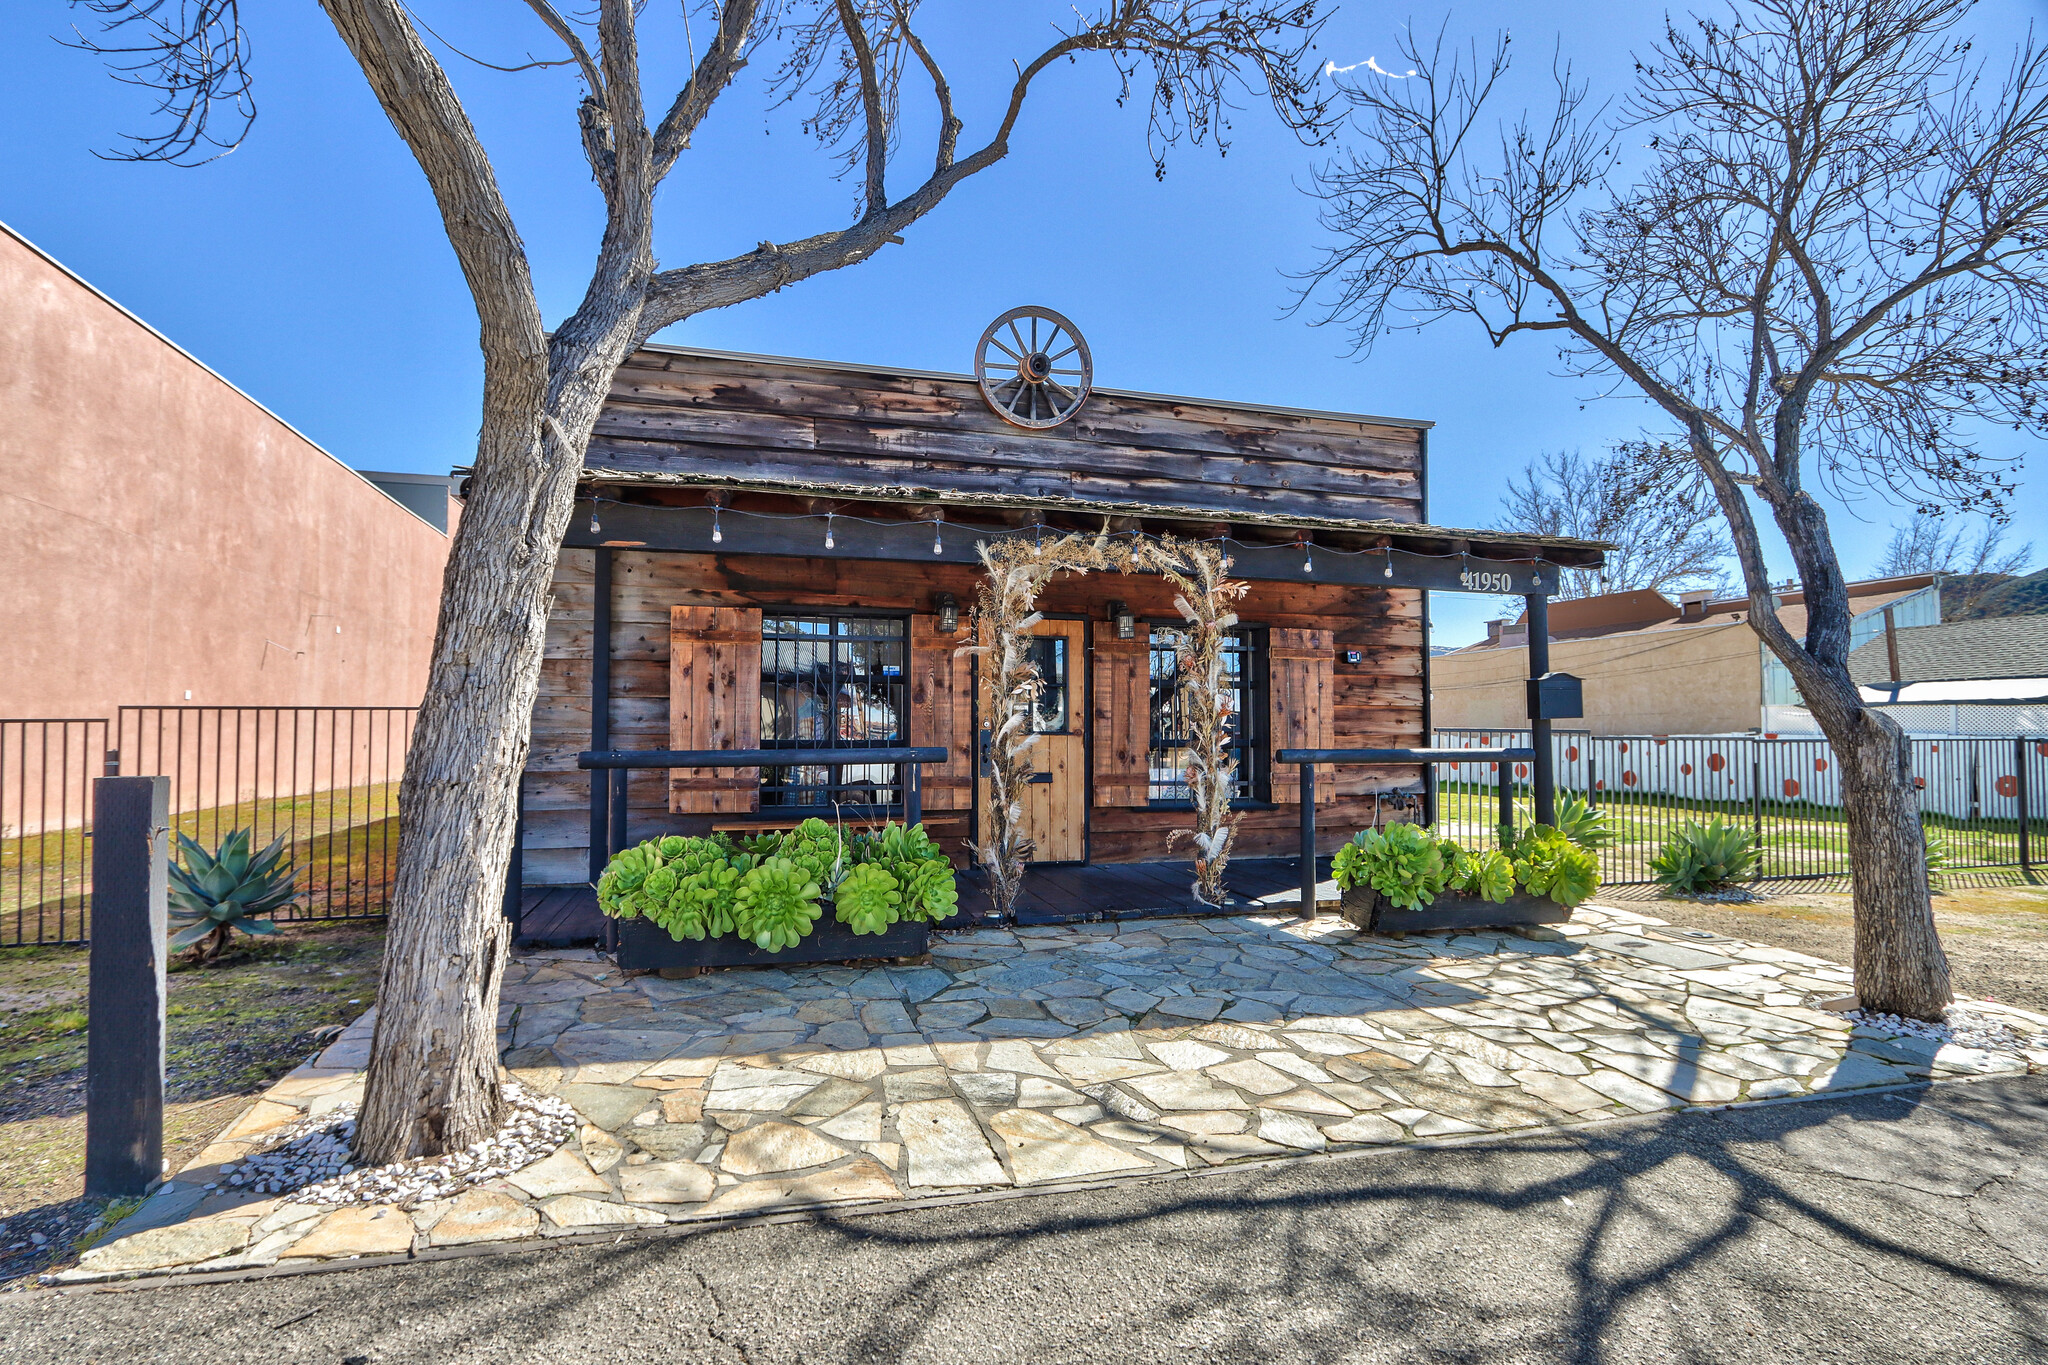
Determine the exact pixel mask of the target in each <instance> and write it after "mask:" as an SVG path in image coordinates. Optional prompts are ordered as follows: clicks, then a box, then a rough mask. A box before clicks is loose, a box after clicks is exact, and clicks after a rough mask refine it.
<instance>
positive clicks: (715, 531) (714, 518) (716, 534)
mask: <svg viewBox="0 0 2048 1365" xmlns="http://www.w3.org/2000/svg"><path fill="white" fill-rule="evenodd" d="M711 543H712V544H713V545H722V544H724V543H725V532H724V531H722V530H720V529H719V527H718V504H717V503H715V502H714V503H712V504H711Z"/></svg>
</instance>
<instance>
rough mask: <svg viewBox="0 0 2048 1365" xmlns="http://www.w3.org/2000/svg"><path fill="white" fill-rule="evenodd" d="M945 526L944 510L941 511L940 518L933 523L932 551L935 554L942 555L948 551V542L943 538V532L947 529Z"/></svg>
mask: <svg viewBox="0 0 2048 1365" xmlns="http://www.w3.org/2000/svg"><path fill="white" fill-rule="evenodd" d="M945 526H946V514H945V513H944V512H941V513H939V516H938V520H936V521H934V522H933V523H932V553H933V554H935V555H942V554H944V553H946V542H945V540H944V539H943V538H942V537H943V533H944V531H945Z"/></svg>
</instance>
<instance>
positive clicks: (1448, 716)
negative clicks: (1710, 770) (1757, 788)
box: [1429, 623, 1762, 735]
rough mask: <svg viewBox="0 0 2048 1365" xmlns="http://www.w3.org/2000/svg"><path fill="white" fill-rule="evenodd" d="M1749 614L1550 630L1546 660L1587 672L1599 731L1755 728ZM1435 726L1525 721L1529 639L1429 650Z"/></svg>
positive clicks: (1591, 725) (1755, 676)
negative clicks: (1634, 626)
mask: <svg viewBox="0 0 2048 1365" xmlns="http://www.w3.org/2000/svg"><path fill="white" fill-rule="evenodd" d="M1758 648H1759V642H1758V640H1757V637H1756V632H1755V631H1753V630H1751V629H1750V628H1749V626H1748V625H1747V624H1746V623H1743V624H1732V625H1707V626H1677V627H1672V628H1670V629H1666V630H1651V631H1642V632H1638V633H1634V634H1629V635H1610V636H1607V637H1605V638H1601V639H1593V640H1553V641H1551V643H1550V666H1551V668H1553V669H1555V670H1556V671H1558V672H1561V673H1575V674H1577V675H1578V676H1579V677H1580V678H1582V679H1584V680H1585V694H1586V716H1585V719H1584V720H1577V721H1560V722H1558V724H1559V725H1560V726H1561V727H1569V728H1571V729H1575V730H1579V729H1583V730H1590V731H1592V732H1593V733H1594V734H1596V735H1690V734H1721V733H1725V732H1728V731H1741V730H1753V729H1755V728H1756V727H1757V725H1758V724H1759V723H1760V722H1759V717H1760V715H1761V690H1760V689H1761V687H1762V677H1761V662H1760V661H1761V655H1760V654H1759V652H1758ZM1429 670H1430V703H1431V717H1432V720H1433V722H1434V723H1435V725H1436V726H1437V727H1438V728H1439V729H1459V728H1464V727H1479V728H1486V729H1520V728H1522V727H1524V726H1526V725H1527V724H1528V723H1529V720H1528V717H1529V709H1528V700H1527V692H1526V690H1525V689H1524V687H1523V680H1524V679H1525V678H1527V677H1528V670H1529V651H1528V650H1527V649H1526V648H1522V647H1516V648H1511V649H1474V650H1467V651H1463V652H1460V653H1456V654H1444V655H1439V656H1438V657H1437V658H1435V659H1432V660H1430V665H1429Z"/></svg>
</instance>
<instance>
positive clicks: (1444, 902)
mask: <svg viewBox="0 0 2048 1365" xmlns="http://www.w3.org/2000/svg"><path fill="white" fill-rule="evenodd" d="M1343 906H1344V908H1343V915H1344V919H1345V922H1346V923H1348V924H1352V925H1355V926H1357V927H1358V928H1360V929H1363V930H1365V931H1366V932H1368V933H1373V934H1433V933H1436V932H1438V931H1440V930H1444V929H1511V928H1513V927H1514V926H1516V925H1518V924H1562V923H1564V922H1565V921H1566V920H1568V919H1570V918H1571V917H1572V910H1571V907H1570V906H1568V905H1559V904H1558V903H1557V902H1556V901H1554V900H1552V899H1550V897H1548V896H1532V895H1529V894H1528V893H1527V892H1519V891H1518V892H1516V893H1515V894H1514V895H1512V896H1509V897H1508V898H1507V899H1506V900H1505V901H1501V902H1495V901H1490V900H1488V899H1486V898H1485V897H1484V896H1474V895H1471V894H1469V893H1467V892H1464V891H1444V892H1440V893H1439V894H1438V895H1437V898H1436V899H1435V900H1433V901H1431V902H1429V904H1427V905H1425V906H1423V907H1422V908H1421V909H1419V910H1398V909H1396V908H1394V907H1393V906H1391V905H1387V904H1384V903H1383V902H1382V901H1381V900H1380V893H1379V892H1377V891H1375V890H1373V889H1372V888H1371V887H1369V886H1354V887H1352V888H1351V889H1350V890H1349V891H1346V892H1345V893H1344V901H1343Z"/></svg>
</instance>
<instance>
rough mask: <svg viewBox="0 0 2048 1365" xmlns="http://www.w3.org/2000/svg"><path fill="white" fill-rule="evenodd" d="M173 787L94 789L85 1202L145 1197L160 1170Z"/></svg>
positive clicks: (112, 783)
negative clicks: (169, 838) (165, 971)
mask: <svg viewBox="0 0 2048 1365" xmlns="http://www.w3.org/2000/svg"><path fill="white" fill-rule="evenodd" d="M170 806H171V779H170V778H168V777H102V778H99V779H97V780H95V781H94V783H93V842H92V921H91V924H92V957H91V964H90V968H89V972H90V974H89V976H88V979H87V985H86V1009H87V1017H88V1019H89V1021H90V1022H89V1023H88V1024H87V1028H86V1044H85V1047H86V1052H85V1056H86V1062H85V1077H86V1080H85V1087H86V1089H85V1095H86V1098H85V1197H86V1198H88V1199H131V1198H135V1197H137V1196H140V1195H144V1194H147V1193H149V1191H150V1189H151V1188H152V1187H154V1186H155V1185H156V1183H157V1182H158V1181H159V1180H160V1179H162V1177H163V1169H164V1005H165V998H164V997H165V983H164V969H165V967H166V965H167V959H168V957H169V948H168V946H167V945H168V942H169V937H170V925H169V915H168V911H169V899H170V876H169V871H168V869H169V867H170V860H169V847H168V842H167V836H168V834H169V832H170V823H171V817H170Z"/></svg>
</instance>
